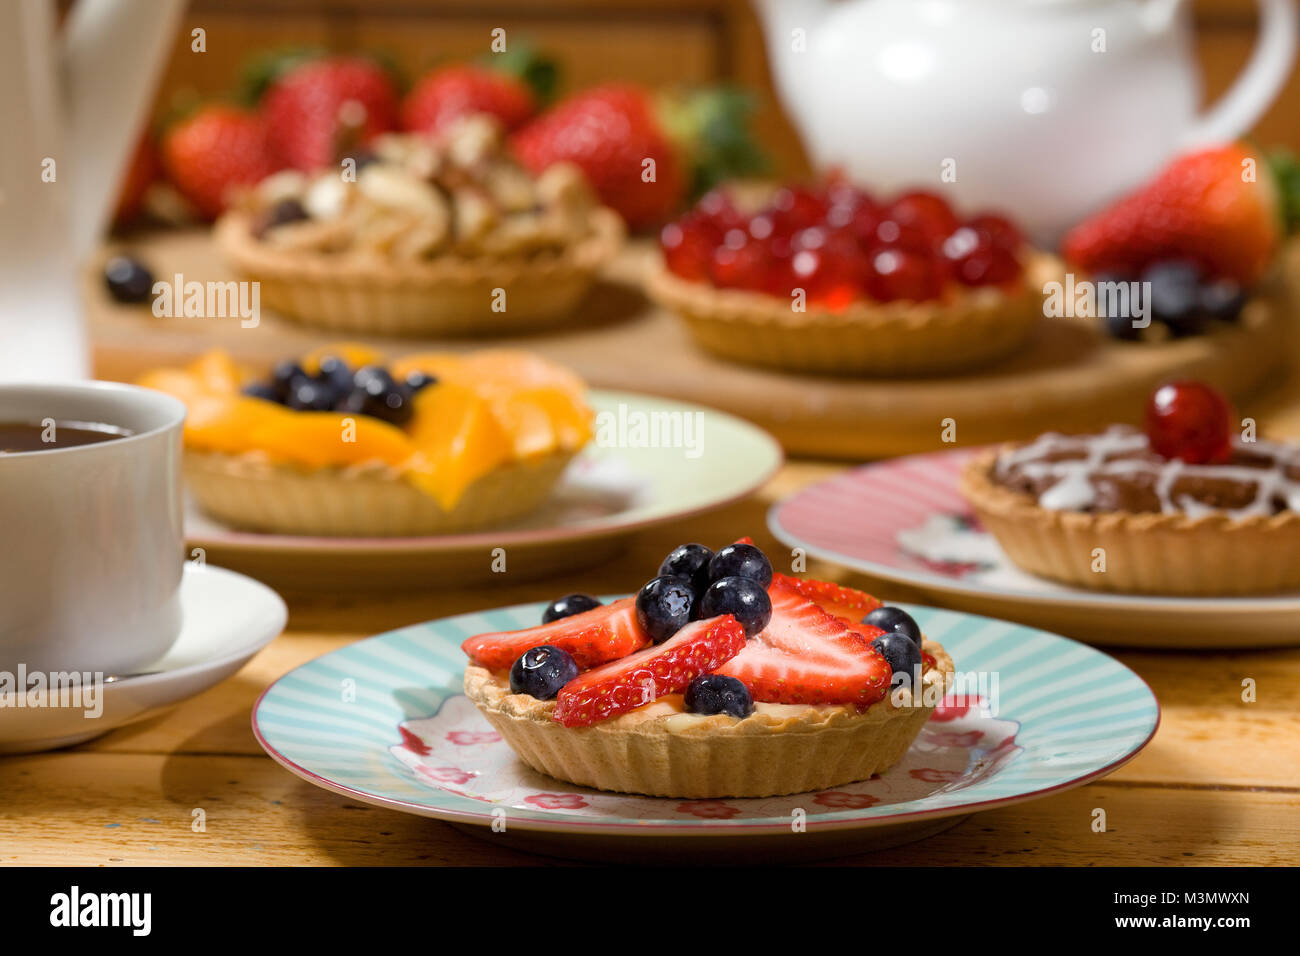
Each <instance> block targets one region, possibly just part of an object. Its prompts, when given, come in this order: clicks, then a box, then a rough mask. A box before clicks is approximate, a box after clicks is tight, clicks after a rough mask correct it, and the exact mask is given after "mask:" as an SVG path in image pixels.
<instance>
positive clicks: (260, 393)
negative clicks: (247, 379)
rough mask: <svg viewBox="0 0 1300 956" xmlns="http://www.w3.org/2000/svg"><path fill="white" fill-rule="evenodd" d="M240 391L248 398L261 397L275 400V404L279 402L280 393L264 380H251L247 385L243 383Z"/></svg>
mask: <svg viewBox="0 0 1300 956" xmlns="http://www.w3.org/2000/svg"><path fill="white" fill-rule="evenodd" d="M242 391H243V393H244V394H245V395H247V396H248V397H249V398H261V399H265V400H266V401H268V402H276V403H277V404H278V403H279V402H280V393H279V392H278V391H277V390H276V389H275V388H274V387H273V386H271V385H268V384H267V383H266V382H252V383H251V384H249V385H245V386H244V387H243V389H242Z"/></svg>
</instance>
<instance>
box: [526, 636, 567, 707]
mask: <svg viewBox="0 0 1300 956" xmlns="http://www.w3.org/2000/svg"><path fill="white" fill-rule="evenodd" d="M577 676H578V665H577V663H576V662H575V661H574V659H573V657H572V655H570V654H569V652H568V651H566V650H565V649H564V648H562V647H554V646H552V645H550V644H543V645H541V646H540V647H530V648H529V649H528V650H526V651H524V652H523V653H522V654H520V655H519V657H517V658H516V659H515V662H514V663H513V664H511V665H510V692H511V693H512V694H528V695H529V696H531V697H536V698H537V699H538V700H551V699H552V698H554V697H555V695H556V694H558V693H559V692H560V688H561V687H563V686H564V685H565V684H567V683H568V682H569V681H571V680H573V679H574V678H575V677H577Z"/></svg>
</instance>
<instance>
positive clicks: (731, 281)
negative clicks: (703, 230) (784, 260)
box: [711, 229, 771, 291]
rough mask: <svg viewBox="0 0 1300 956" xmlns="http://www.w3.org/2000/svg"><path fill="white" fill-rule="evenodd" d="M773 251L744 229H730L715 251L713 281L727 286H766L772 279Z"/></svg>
mask: <svg viewBox="0 0 1300 956" xmlns="http://www.w3.org/2000/svg"><path fill="white" fill-rule="evenodd" d="M770 260H771V254H770V253H769V252H768V251H767V247H766V246H765V245H764V244H763V243H761V242H759V241H757V240H756V239H753V238H752V237H751V236H750V235H749V233H747V232H745V231H744V230H743V229H732V230H729V231H728V232H727V235H726V237H725V238H724V239H723V242H722V245H720V246H718V247H717V248H716V249H715V250H714V251H713V268H712V270H711V276H712V279H713V284H714V285H718V286H722V287H723V288H727V289H750V290H752V291H761V290H763V289H764V288H765V287H766V285H767V282H768V278H769V276H768V267H769V264H770Z"/></svg>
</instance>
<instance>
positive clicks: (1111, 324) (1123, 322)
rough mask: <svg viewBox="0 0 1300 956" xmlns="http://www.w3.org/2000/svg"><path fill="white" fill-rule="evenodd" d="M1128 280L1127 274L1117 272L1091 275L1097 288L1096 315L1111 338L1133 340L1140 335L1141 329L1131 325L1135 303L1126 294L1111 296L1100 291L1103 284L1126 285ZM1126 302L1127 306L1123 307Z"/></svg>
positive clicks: (1112, 285) (1108, 286) (1109, 285)
mask: <svg viewBox="0 0 1300 956" xmlns="http://www.w3.org/2000/svg"><path fill="white" fill-rule="evenodd" d="M1129 281H1130V280H1129V277H1128V276H1123V275H1119V274H1118V273H1099V274H1098V275H1095V276H1093V283H1094V285H1095V287H1096V289H1097V316H1098V318H1100V319H1101V323H1102V327H1103V328H1104V329H1105V330H1106V334H1107V335H1109V336H1110V337H1111V338H1115V339H1123V340H1125V341H1129V342H1134V341H1137V340H1138V339H1140V338H1141V337H1142V330H1141V329H1138V328H1135V327H1134V326H1133V318H1134V315H1133V312H1134V308H1133V307H1134V305H1135V304H1136V303H1134V302H1132V301H1131V300H1130V298H1129V296H1128V295H1127V294H1124V295H1119V296H1115V297H1112V296H1111V295H1110V294H1103V291H1102V290H1103V286H1105V287H1106V288H1114V287H1118V286H1121V285H1122V286H1124V287H1127V286H1128V283H1129ZM1126 304H1127V308H1123V306H1125V305H1126Z"/></svg>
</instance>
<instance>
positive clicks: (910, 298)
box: [647, 183, 1061, 376]
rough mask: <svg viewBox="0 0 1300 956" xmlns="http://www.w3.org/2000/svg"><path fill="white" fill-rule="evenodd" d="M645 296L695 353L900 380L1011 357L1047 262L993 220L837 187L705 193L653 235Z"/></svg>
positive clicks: (1027, 328) (917, 196)
mask: <svg viewBox="0 0 1300 956" xmlns="http://www.w3.org/2000/svg"><path fill="white" fill-rule="evenodd" d="M660 247H661V251H662V254H663V255H662V261H661V263H660V264H659V265H657V266H655V267H652V269H651V272H650V274H649V277H648V279H647V288H648V291H649V293H650V295H651V297H652V298H654V299H655V300H656V301H657V302H658V303H659V304H661V305H663V306H664V307H666V308H668V309H670V310H672V311H673V312H675V313H676V314H677V315H679V316H680V317H681V318H682V319H683V320H684V321H685V323H686V325H687V328H688V329H689V330H690V332H691V335H692V336H693V337H694V338H695V340H696V342H697V343H698V344H699V345H700V346H702V347H703V348H705V349H707V350H708V351H710V352H713V353H714V354H717V355H720V356H722V357H724V358H728V359H732V360H734V361H738V362H744V363H747V364H752V365H760V366H765V367H769V368H776V369H781V370H785V371H791V372H812V373H822V374H841V375H873V376H908V375H921V374H927V373H937V372H948V371H954V370H959V369H967V368H974V367H978V366H980V365H984V364H987V363H989V362H992V361H995V360H997V359H999V358H1004V357H1006V356H1008V355H1010V354H1012V353H1013V352H1015V351H1016V350H1017V349H1018V348H1019V347H1021V346H1022V345H1023V344H1024V343H1025V342H1026V341H1027V340H1028V339H1029V337H1030V335H1031V334H1032V333H1033V331H1034V329H1035V327H1036V326H1037V324H1038V322H1039V320H1040V319H1041V318H1042V317H1043V305H1042V289H1043V287H1044V284H1045V283H1046V282H1048V281H1050V280H1051V279H1053V278H1056V277H1058V276H1059V275H1060V271H1061V266H1060V263H1059V262H1058V261H1057V260H1056V259H1055V258H1054V257H1053V256H1051V255H1048V254H1046V253H1043V252H1040V251H1037V250H1035V249H1033V248H1032V247H1030V246H1029V245H1028V244H1027V243H1025V242H1024V240H1023V238H1022V237H1021V235H1020V233H1019V230H1018V229H1016V227H1015V226H1013V225H1012V224H1011V223H1009V222H1008V221H1007V220H1005V219H1004V218H1002V217H1000V216H993V215H985V216H976V217H973V218H971V219H969V220H966V221H961V220H959V219H958V218H957V216H956V215H955V214H954V213H953V212H952V210H951V209H950V208H949V207H948V205H947V203H946V202H945V201H944V200H943V199H942V198H940V197H938V196H935V195H931V194H928V193H909V194H906V195H904V196H901V197H898V198H897V199H895V200H893V201H892V202H891V203H888V204H886V205H878V204H877V203H876V202H875V200H874V199H872V197H870V196H868V195H867V194H866V193H864V192H862V191H861V190H858V189H855V188H853V187H851V186H848V185H846V184H842V183H832V184H830V185H828V186H825V187H819V188H817V189H799V188H791V187H785V188H782V189H780V190H777V191H776V193H775V194H773V196H772V197H770V198H768V199H767V200H766V202H759V203H755V202H753V201H752V199H751V200H750V201H749V202H748V203H746V202H743V201H742V199H734V198H732V197H730V196H728V195H726V194H711V195H710V196H706V197H705V199H704V200H701V203H700V205H699V206H698V207H697V208H696V209H695V210H693V211H692V212H690V213H688V214H687V215H686V216H685V217H684V218H683V219H682V220H680V221H678V222H676V223H671V224H669V225H668V226H666V227H665V228H664V230H663V232H662V234H661V237H660Z"/></svg>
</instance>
